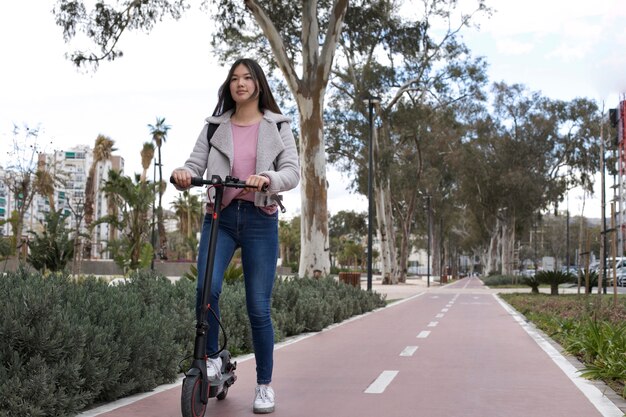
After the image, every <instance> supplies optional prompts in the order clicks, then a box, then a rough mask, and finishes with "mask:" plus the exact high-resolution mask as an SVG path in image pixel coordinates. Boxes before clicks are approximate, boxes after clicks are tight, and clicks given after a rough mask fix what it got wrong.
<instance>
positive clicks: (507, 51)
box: [496, 39, 534, 55]
mask: <svg viewBox="0 0 626 417" xmlns="http://www.w3.org/2000/svg"><path fill="white" fill-rule="evenodd" d="M496 46H497V49H498V52H499V53H501V54H503V55H524V54H528V53H529V52H531V51H532V50H533V49H534V45H533V44H532V43H530V42H520V41H515V40H513V39H502V40H499V41H497V42H496Z"/></svg>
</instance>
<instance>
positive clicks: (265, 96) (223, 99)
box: [213, 58, 282, 116]
mask: <svg viewBox="0 0 626 417" xmlns="http://www.w3.org/2000/svg"><path fill="white" fill-rule="evenodd" d="M241 64H243V65H245V66H246V68H248V70H249V71H250V75H251V76H252V79H254V81H256V83H257V85H258V88H257V96H258V97H259V110H260V111H263V110H269V111H272V112H274V113H279V114H282V112H281V111H280V108H279V107H278V104H276V100H274V95H273V94H272V90H271V89H270V86H269V84H268V83H267V78H266V77H265V72H263V68H261V66H260V65H259V64H258V63H257V62H256V61H255V60H253V59H250V58H240V59H238V60H237V61H235V62H234V63H233V65H232V66H231V67H230V71H228V76H227V77H226V80H225V81H224V83H222V86H221V87H220V89H219V92H218V100H217V106H215V110H213V116H221V115H222V114H224V113H225V112H227V111H229V110H232V109H234V108H235V100H233V96H232V94H230V79H231V78H232V76H233V73H234V72H235V68H237V67H238V66H239V65H241Z"/></svg>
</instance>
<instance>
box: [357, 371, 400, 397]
mask: <svg viewBox="0 0 626 417" xmlns="http://www.w3.org/2000/svg"><path fill="white" fill-rule="evenodd" d="M396 375H398V371H383V372H382V373H381V374H380V375H378V378H376V380H375V381H374V382H372V384H371V385H370V386H369V387H367V389H366V390H365V393H366V394H382V393H383V392H385V389H386V388H387V386H389V384H391V381H393V379H394V378H395V377H396Z"/></svg>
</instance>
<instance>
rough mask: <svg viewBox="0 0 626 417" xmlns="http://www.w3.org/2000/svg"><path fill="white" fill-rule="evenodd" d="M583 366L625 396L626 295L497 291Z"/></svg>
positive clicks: (585, 373) (591, 376)
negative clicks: (616, 299)
mask: <svg viewBox="0 0 626 417" xmlns="http://www.w3.org/2000/svg"><path fill="white" fill-rule="evenodd" d="M500 297H502V299H504V300H506V301H507V302H508V303H509V304H511V305H512V306H513V307H514V308H515V309H516V310H517V311H519V312H520V313H522V314H523V315H524V316H526V318H528V320H530V321H531V322H533V323H534V324H535V325H536V326H537V327H538V328H539V329H541V330H542V331H544V332H545V333H546V334H547V335H549V336H550V337H551V338H552V339H554V340H555V341H556V342H557V343H559V344H560V345H561V346H562V347H563V349H565V351H566V352H568V353H569V354H571V355H573V356H575V357H576V358H578V359H579V360H580V361H581V362H582V363H583V366H584V368H583V369H582V371H581V376H583V377H585V378H589V379H598V380H602V381H604V382H605V383H606V384H607V385H609V386H610V387H611V388H613V389H614V390H615V391H616V392H618V393H620V394H621V395H622V397H624V398H626V353H625V352H626V295H619V296H618V302H617V304H616V305H614V303H613V296H604V297H598V296H597V295H591V296H590V295H584V294H571V295H559V296H549V295H544V294H519V293H518V294H500Z"/></svg>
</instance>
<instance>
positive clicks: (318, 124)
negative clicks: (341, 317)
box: [298, 91, 330, 277]
mask: <svg viewBox="0 0 626 417" xmlns="http://www.w3.org/2000/svg"><path fill="white" fill-rule="evenodd" d="M298 110H299V113H300V167H301V168H300V169H301V172H302V175H301V181H300V187H301V194H300V197H301V202H302V207H301V210H302V215H301V223H300V233H301V240H300V242H301V250H300V268H299V270H298V275H299V276H300V277H306V276H308V277H313V276H314V272H315V271H320V273H321V274H322V275H328V274H330V257H329V249H330V247H329V236H328V201H327V195H328V184H327V180H326V152H325V149H324V140H323V138H324V132H323V126H324V125H323V119H322V115H323V91H322V92H321V95H319V96H315V97H304V96H300V97H298Z"/></svg>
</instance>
